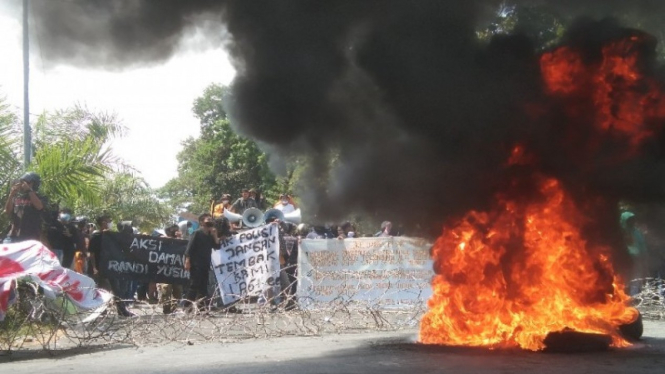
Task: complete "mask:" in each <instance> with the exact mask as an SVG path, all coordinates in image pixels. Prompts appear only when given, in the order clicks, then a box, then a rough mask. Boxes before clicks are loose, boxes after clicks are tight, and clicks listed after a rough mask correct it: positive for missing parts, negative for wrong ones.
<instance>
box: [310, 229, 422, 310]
mask: <svg viewBox="0 0 665 374" xmlns="http://www.w3.org/2000/svg"><path fill="white" fill-rule="evenodd" d="M429 248H430V244H429V243H428V242H426V241H425V240H423V239H416V238H405V237H385V238H384V237H381V238H357V239H344V240H335V239H313V240H303V241H302V243H301V245H300V255H299V256H298V271H299V274H300V276H299V277H298V300H299V303H300V305H301V307H305V308H316V307H317V306H325V305H327V304H329V303H330V302H332V301H358V302H360V303H362V304H363V305H369V306H371V307H376V308H401V307H408V306H413V305H414V304H424V303H425V302H426V301H427V299H429V297H430V296H431V294H432V289H431V286H430V281H431V278H432V276H433V275H434V272H433V270H432V260H431V259H430V256H429ZM317 304H318V305H317Z"/></svg>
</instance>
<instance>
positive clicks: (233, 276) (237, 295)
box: [212, 224, 279, 305]
mask: <svg viewBox="0 0 665 374" xmlns="http://www.w3.org/2000/svg"><path fill="white" fill-rule="evenodd" d="M278 235H279V227H278V226H277V225H276V224H269V225H265V226H261V227H258V228H255V229H251V230H247V231H243V232H241V233H239V234H236V235H233V237H232V238H231V239H229V240H223V241H222V243H221V244H222V247H221V249H220V250H217V251H213V252H212V266H213V268H214V271H215V277H216V278H217V283H218V284H219V290H220V293H221V295H222V302H223V303H224V305H228V304H230V303H233V302H236V301H238V300H240V299H242V298H243V297H246V296H259V295H261V294H264V295H271V294H272V295H277V294H278V293H279V236H278Z"/></svg>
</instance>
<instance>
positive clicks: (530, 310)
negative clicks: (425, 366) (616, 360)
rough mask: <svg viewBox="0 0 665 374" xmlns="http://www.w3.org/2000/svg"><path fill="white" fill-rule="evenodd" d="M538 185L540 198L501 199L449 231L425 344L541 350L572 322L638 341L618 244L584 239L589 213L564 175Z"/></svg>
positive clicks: (439, 257)
mask: <svg viewBox="0 0 665 374" xmlns="http://www.w3.org/2000/svg"><path fill="white" fill-rule="evenodd" d="M539 189H540V194H541V198H540V199H538V201H533V202H529V203H520V202H518V201H515V200H512V199H507V198H501V197H498V198H497V200H498V201H497V207H496V208H497V209H495V210H494V211H493V212H491V213H485V212H474V211H472V212H470V213H468V214H467V215H466V216H465V217H464V219H462V220H461V221H460V222H459V223H457V224H456V225H454V226H452V227H450V228H446V229H445V230H444V233H443V235H442V236H441V237H440V238H439V239H438V240H437V241H436V243H435V245H434V247H433V252H432V257H433V258H434V259H435V261H436V262H435V265H434V267H435V271H436V273H437V275H436V276H435V277H434V279H433V281H432V288H433V296H432V298H431V299H430V300H429V308H430V309H429V311H428V312H427V314H426V315H425V316H424V317H423V319H422V321H421V329H420V340H421V342H423V343H426V344H446V345H465V346H489V347H497V346H519V347H522V348H524V349H529V350H540V349H543V348H544V343H543V341H544V339H545V337H546V336H547V334H548V333H549V332H556V331H562V330H564V329H567V328H568V329H573V330H575V331H579V332H589V333H602V334H608V335H611V336H612V338H613V344H614V345H615V346H627V345H629V343H628V342H627V341H625V340H624V339H623V338H622V337H621V336H620V335H619V333H618V326H620V325H621V324H624V323H629V322H631V321H633V320H635V318H636V317H637V312H636V310H635V309H633V308H630V307H628V306H627V301H628V300H629V297H628V296H627V295H626V294H625V293H624V291H623V285H622V284H621V282H620V281H619V280H618V279H616V277H615V276H614V271H613V269H612V265H611V264H610V261H609V250H608V249H607V248H592V247H590V245H589V244H588V243H587V242H586V241H585V240H584V239H583V238H582V235H581V234H580V231H579V229H578V227H580V225H581V224H582V223H583V222H584V217H583V215H582V214H581V213H580V212H579V210H578V209H577V208H576V207H575V205H574V204H573V202H572V200H571V199H570V198H569V197H568V196H567V195H566V193H565V192H564V191H563V189H562V188H561V186H560V184H559V182H558V181H557V180H555V179H551V178H543V177H540V180H539ZM517 247H519V248H522V250H515V248H517Z"/></svg>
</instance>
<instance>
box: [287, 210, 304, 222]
mask: <svg viewBox="0 0 665 374" xmlns="http://www.w3.org/2000/svg"><path fill="white" fill-rule="evenodd" d="M283 215H284V221H287V222H291V223H295V224H296V225H297V224H299V223H300V221H301V220H302V217H301V216H300V209H296V210H294V211H293V212H291V213H286V214H283Z"/></svg>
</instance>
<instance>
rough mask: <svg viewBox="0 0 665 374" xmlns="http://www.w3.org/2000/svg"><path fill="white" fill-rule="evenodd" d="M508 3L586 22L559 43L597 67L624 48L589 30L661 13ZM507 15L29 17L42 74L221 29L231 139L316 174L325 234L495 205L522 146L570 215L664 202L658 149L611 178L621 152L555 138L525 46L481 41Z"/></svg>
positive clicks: (353, 12) (78, 8)
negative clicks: (55, 65) (199, 30)
mask: <svg viewBox="0 0 665 374" xmlns="http://www.w3.org/2000/svg"><path fill="white" fill-rule="evenodd" d="M514 3H520V4H527V3H529V4H540V5H542V6H549V7H550V8H551V9H552V10H553V11H555V12H560V13H561V14H565V15H566V16H568V17H571V18H574V17H577V16H582V15H587V16H589V18H586V19H580V20H579V21H577V22H576V23H575V25H574V26H573V27H571V28H570V30H569V31H568V34H567V35H566V36H565V37H564V38H563V40H564V42H568V43H573V44H575V43H577V45H580V46H583V47H584V48H588V58H589V59H591V60H593V58H594V53H597V52H598V50H597V48H598V46H599V43H600V42H603V41H605V40H608V39H611V38H614V37H617V36H619V35H627V33H630V32H632V31H631V30H628V29H623V28H621V27H620V26H619V24H618V23H617V22H614V21H607V20H605V21H594V20H593V19H596V20H598V19H602V18H603V17H606V16H622V15H625V14H635V15H636V16H640V17H644V20H646V21H645V22H646V23H648V24H656V23H657V22H656V21H655V18H657V17H656V16H655V15H659V14H664V13H663V10H665V2H663V1H655V0H654V1H648V0H638V1H619V0H610V1H600V0H596V1H593V0H582V1H567V0H562V1H560V0H557V1H555V0H551V1H549V0H548V1H545V0H541V1H533V2H529V1H526V0H522V1H516V2H514ZM501 4H502V2H500V1H494V0H475V1H462V0H459V1H440V0H418V1H415V0H413V1H410V0H381V1H378V0H366V1H259V0H256V1H254V0H253V1H247V0H243V1H213V0H210V1H202V0H197V1H175V0H173V1H167V0H153V1H150V0H143V1H122V0H118V1H103V0H96V1H93V0H88V1H83V0H80V1H67V2H64V1H59V2H52V1H33V5H32V6H33V10H34V14H35V15H34V17H35V18H36V22H37V23H38V24H39V29H40V30H41V31H40V34H41V35H42V36H41V39H42V50H43V53H44V58H45V59H51V60H52V61H57V62H61V61H67V62H71V63H76V64H84V65H96V66H100V65H101V66H110V67H118V66H123V65H132V64H144V63H154V62H158V61H161V60H163V59H165V58H168V57H169V56H171V55H173V54H174V53H175V52H176V51H177V49H178V46H179V45H180V44H179V43H180V42H181V41H182V38H183V36H184V35H186V33H187V32H188V31H191V30H193V29H194V28H196V27H198V26H199V25H200V24H204V25H208V26H209V25H210V24H211V20H212V24H214V22H215V21H217V22H219V23H220V24H221V25H223V28H224V32H228V35H226V37H227V38H226V39H225V42H224V46H225V47H226V48H227V49H228V50H229V52H230V54H231V56H232V59H233V62H234V64H235V67H236V69H237V77H236V79H235V80H234V82H233V84H232V90H231V95H230V97H229V98H228V105H229V112H230V114H231V116H232V122H233V124H234V126H235V127H236V129H237V130H238V131H240V132H241V133H243V134H245V135H247V136H250V137H252V138H254V139H256V140H258V141H260V142H261V143H262V144H265V146H266V148H267V149H269V150H270V151H271V153H272V155H273V160H274V161H275V162H276V163H278V162H279V160H281V159H284V158H287V157H292V156H301V157H303V156H304V157H307V158H308V159H309V160H310V161H311V162H312V167H311V168H310V169H309V173H308V175H307V176H306V177H305V178H304V179H305V182H306V183H307V185H306V186H304V187H303V188H302V196H303V197H304V198H305V199H306V203H307V204H306V205H307V206H308V207H309V209H310V211H309V212H307V213H309V214H310V215H312V216H313V215H316V216H317V217H318V218H319V219H325V218H340V217H342V216H343V215H344V214H345V213H348V212H349V211H364V212H369V213H372V214H374V215H375V216H376V217H377V218H378V219H384V218H387V219H392V220H395V221H400V222H403V223H404V224H406V225H408V226H413V227H415V226H417V225H420V227H421V228H427V229H429V228H434V229H435V231H437V230H439V229H440V224H441V222H442V221H443V220H444V219H446V218H447V217H451V216H455V215H459V214H461V213H462V212H464V211H467V210H468V209H471V208H475V209H482V208H484V207H485V206H486V205H487V204H489V202H490V200H491V198H492V196H493V194H494V192H495V190H496V188H497V186H500V185H502V184H503V183H505V177H506V167H505V163H506V159H507V158H508V155H509V154H510V151H511V149H512V147H513V146H514V145H515V144H517V143H520V144H524V145H525V146H527V147H528V148H529V149H530V151H531V152H534V153H536V154H537V156H538V158H539V160H540V164H539V170H540V171H543V172H546V173H549V174H551V175H553V176H555V177H558V178H559V179H561V180H562V181H563V182H564V183H565V185H566V187H567V189H569V190H570V191H572V192H573V193H574V194H575V196H576V197H577V198H578V200H581V201H583V200H584V199H586V198H587V197H588V196H604V197H605V198H606V199H607V200H608V201H617V200H618V199H620V198H627V199H633V200H637V201H643V200H657V199H661V198H662V197H663V195H665V191H663V187H662V186H665V184H664V183H663V182H665V180H664V179H665V170H664V169H665V165H664V163H663V160H664V157H663V149H662V142H661V140H662V134H656V135H657V136H656V137H654V140H652V141H649V142H648V143H647V144H646V145H645V146H644V147H643V148H642V149H641V153H640V154H639V155H638V156H637V157H634V158H632V159H631V160H629V161H625V162H621V163H612V164H609V163H607V162H606V161H607V160H608V159H609V156H608V155H607V154H609V153H611V152H612V149H613V148H612V147H615V146H616V147H619V148H620V147H621V146H622V145H621V144H615V143H611V142H609V143H607V144H605V145H604V146H603V147H601V149H602V150H603V152H606V153H602V152H601V153H600V154H594V155H588V154H584V152H578V150H576V149H571V147H570V145H569V144H568V143H567V142H568V139H567V138H565V137H563V136H562V131H563V130H564V128H563V127H562V126H561V125H560V123H561V121H566V120H568V118H566V116H565V115H563V114H562V113H561V111H560V110H559V109H560V107H558V106H557V105H558V104H560V103H553V102H550V101H549V98H547V97H545V95H544V94H543V92H544V90H543V87H542V80H541V76H540V71H539V65H538V58H539V51H538V50H537V48H536V46H534V45H533V42H532V41H531V40H529V39H528V38H527V37H526V36H524V35H522V34H519V33H517V34H515V35H500V36H496V37H494V38H493V39H492V40H491V41H489V42H482V41H480V40H479V39H478V37H477V31H478V30H479V28H480V27H481V26H482V24H483V22H486V21H487V20H488V19H489V18H490V17H491V16H492V14H493V12H495V11H496V9H497V8H498V7H499V6H500V5H501ZM647 21H648V22H647ZM206 30H208V32H211V31H210V30H213V29H210V28H207V29H206ZM215 32H217V33H222V31H220V29H217V30H216V31H215ZM213 36H214V37H215V38H219V35H216V36H215V35H212V36H211V37H213ZM214 40H217V41H218V42H219V40H220V39H214ZM649 48H651V49H652V50H651V51H648V49H649ZM653 48H655V45H650V46H646V47H645V49H646V50H647V51H646V52H645V56H646V57H645V58H646V59H647V60H648V61H647V62H646V65H648V66H645V71H647V72H649V73H653V74H655V73H656V64H655V59H654V57H653V56H654V53H653ZM533 106H535V107H538V108H545V110H544V112H542V113H541V114H540V115H539V116H535V117H534V116H533V115H532V114H533V113H531V112H530V111H529V110H527V108H528V107H533ZM578 124H579V123H578ZM579 125H581V126H583V124H579ZM579 145H580V146H581V147H583V143H580V144H579ZM564 151H566V152H568V153H564ZM331 156H332V157H334V158H335V159H336V162H334V163H331V162H330V158H331ZM277 166H278V165H277ZM606 206H612V204H609V205H606ZM608 209H609V208H608ZM612 219H614V218H612ZM609 226H611V227H612V228H616V224H613V225H609Z"/></svg>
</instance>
